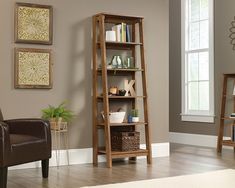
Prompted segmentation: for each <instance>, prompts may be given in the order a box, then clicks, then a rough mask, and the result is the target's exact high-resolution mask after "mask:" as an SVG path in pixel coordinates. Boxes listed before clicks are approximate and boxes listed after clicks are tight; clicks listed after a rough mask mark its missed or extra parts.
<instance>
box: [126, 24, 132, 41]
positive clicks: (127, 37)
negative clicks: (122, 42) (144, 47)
mask: <svg viewBox="0 0 235 188" xmlns="http://www.w3.org/2000/svg"><path fill="white" fill-rule="evenodd" d="M126 42H131V30H130V26H129V25H126Z"/></svg>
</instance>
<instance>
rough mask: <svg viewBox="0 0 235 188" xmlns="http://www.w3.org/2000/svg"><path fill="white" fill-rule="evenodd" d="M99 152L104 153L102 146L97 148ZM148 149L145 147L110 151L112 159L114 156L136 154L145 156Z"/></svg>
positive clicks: (121, 156)
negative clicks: (133, 149) (134, 149)
mask: <svg viewBox="0 0 235 188" xmlns="http://www.w3.org/2000/svg"><path fill="white" fill-rule="evenodd" d="M99 153H100V154H106V151H105V149H104V148H102V149H100V150H99ZM147 155H148V150H146V149H139V150H136V151H111V156H112V158H113V159H115V158H124V157H136V156H147Z"/></svg>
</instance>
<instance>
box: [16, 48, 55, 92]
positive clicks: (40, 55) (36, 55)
mask: <svg viewBox="0 0 235 188" xmlns="http://www.w3.org/2000/svg"><path fill="white" fill-rule="evenodd" d="M15 55H16V62H15V70H16V80H15V81H16V84H15V87H16V88H51V52H50V50H42V49H41V50H40V49H16V54H15Z"/></svg>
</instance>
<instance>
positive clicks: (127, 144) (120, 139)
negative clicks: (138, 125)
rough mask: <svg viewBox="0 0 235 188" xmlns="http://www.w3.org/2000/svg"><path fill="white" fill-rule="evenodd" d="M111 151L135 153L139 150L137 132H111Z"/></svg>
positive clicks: (138, 135) (138, 134)
mask: <svg viewBox="0 0 235 188" xmlns="http://www.w3.org/2000/svg"><path fill="white" fill-rule="evenodd" d="M111 146H112V151H135V150H138V149H139V148H140V133H139V132H114V131H113V132H112V134H111Z"/></svg>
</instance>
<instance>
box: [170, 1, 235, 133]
mask: <svg viewBox="0 0 235 188" xmlns="http://www.w3.org/2000/svg"><path fill="white" fill-rule="evenodd" d="M214 12H215V13H214V14H215V16H214V20H215V26H214V28H215V37H214V38H215V65H214V67H215V68H214V76H215V115H216V119H215V123H214V124H207V123H191V122H182V121H181V120H180V113H181V83H180V82H181V75H180V74H181V62H180V61H181V57H180V53H181V51H180V43H181V38H180V19H181V18H180V0H170V131H171V132H183V133H194V134H207V135H216V134H217V130H218V126H219V115H220V104H221V92H222V91H221V89H222V74H223V73H234V72H235V63H234V60H235V51H233V50H232V46H231V45H230V39H229V28H230V26H231V25H230V23H231V21H232V20H233V18H234V16H235V1H234V0H225V1H221V0H215V11H214Z"/></svg>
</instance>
